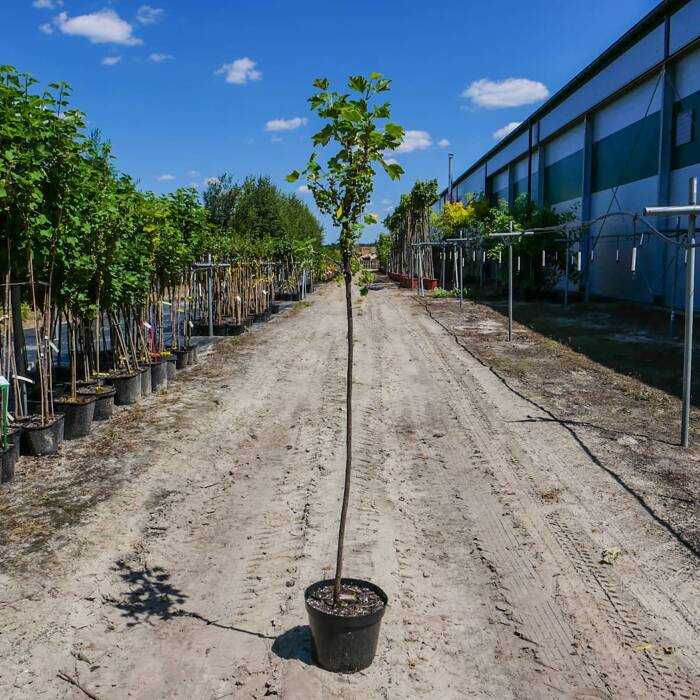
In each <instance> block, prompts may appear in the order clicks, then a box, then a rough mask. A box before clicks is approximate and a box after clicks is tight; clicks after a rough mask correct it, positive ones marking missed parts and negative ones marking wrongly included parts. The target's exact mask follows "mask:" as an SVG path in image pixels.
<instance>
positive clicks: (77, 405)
mask: <svg viewBox="0 0 700 700" xmlns="http://www.w3.org/2000/svg"><path fill="white" fill-rule="evenodd" d="M96 402H97V400H96V399H95V397H94V396H85V395H83V394H78V399H77V401H69V400H68V399H65V400H62V401H55V402H54V404H55V406H56V409H57V410H58V411H60V412H61V413H63V415H64V416H65V418H64V421H65V424H64V428H63V437H64V438H65V439H66V440H77V439H78V438H81V437H85V436H86V435H89V434H90V430H91V429H92V418H93V416H94V415H95V403H96Z"/></svg>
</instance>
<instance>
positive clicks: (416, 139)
mask: <svg viewBox="0 0 700 700" xmlns="http://www.w3.org/2000/svg"><path fill="white" fill-rule="evenodd" d="M432 145H433V139H432V138H431V136H430V134H429V133H428V132H427V131H416V130H411V129H408V130H407V131H405V132H404V135H403V141H401V145H400V146H399V147H398V148H397V149H396V150H395V151H394V153H411V152H412V151H424V150H425V149H426V148H430V147H431V146H432Z"/></svg>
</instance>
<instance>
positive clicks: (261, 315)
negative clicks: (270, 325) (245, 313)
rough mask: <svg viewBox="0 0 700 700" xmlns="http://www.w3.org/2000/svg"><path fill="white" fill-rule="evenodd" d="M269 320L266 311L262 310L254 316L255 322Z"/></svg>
mask: <svg viewBox="0 0 700 700" xmlns="http://www.w3.org/2000/svg"><path fill="white" fill-rule="evenodd" d="M265 321H267V314H266V313H265V312H264V311H261V312H260V313H259V314H255V316H253V323H263V322H265Z"/></svg>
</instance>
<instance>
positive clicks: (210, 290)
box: [207, 253, 214, 338]
mask: <svg viewBox="0 0 700 700" xmlns="http://www.w3.org/2000/svg"><path fill="white" fill-rule="evenodd" d="M207 314H208V316H209V337H210V338H213V337H214V269H213V267H212V264H211V253H209V255H208V256H207Z"/></svg>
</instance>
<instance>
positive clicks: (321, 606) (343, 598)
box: [307, 583, 384, 617]
mask: <svg viewBox="0 0 700 700" xmlns="http://www.w3.org/2000/svg"><path fill="white" fill-rule="evenodd" d="M307 602H308V604H309V605H310V606H311V607H312V608H314V609H315V610H319V611H320V612H324V613H327V614H329V615H336V616H338V617H363V616H364V615H371V614H372V613H373V612H377V611H378V610H381V609H382V608H383V607H384V601H383V600H382V599H381V598H380V597H379V596H378V595H377V594H376V593H375V592H374V591H373V590H372V589H371V588H369V587H367V586H360V585H355V584H348V583H344V584H343V585H342V586H341V587H340V600H339V605H338V607H336V606H335V604H334V600H333V584H328V585H327V586H323V587H322V588H318V589H316V590H315V591H314V592H313V593H312V594H311V595H310V596H309V597H308V598H307Z"/></svg>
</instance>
